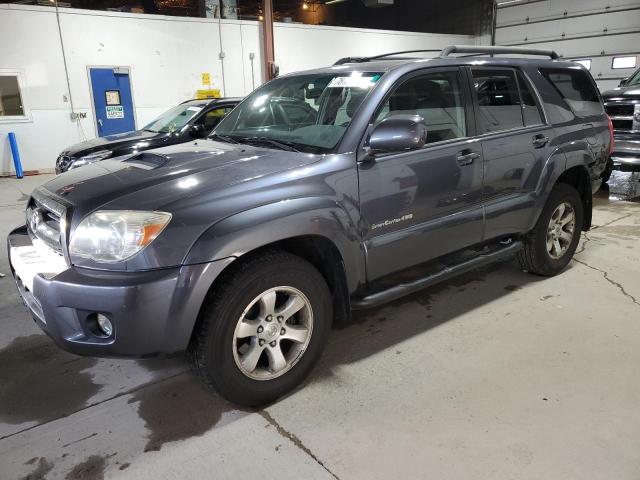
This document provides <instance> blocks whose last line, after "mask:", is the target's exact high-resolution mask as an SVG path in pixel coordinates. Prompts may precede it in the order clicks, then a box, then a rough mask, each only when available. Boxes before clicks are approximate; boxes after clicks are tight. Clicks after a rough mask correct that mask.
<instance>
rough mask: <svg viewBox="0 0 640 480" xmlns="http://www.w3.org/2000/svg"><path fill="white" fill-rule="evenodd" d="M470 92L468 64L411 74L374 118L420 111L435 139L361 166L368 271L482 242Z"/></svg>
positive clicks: (375, 274) (373, 273) (372, 274)
mask: <svg viewBox="0 0 640 480" xmlns="http://www.w3.org/2000/svg"><path fill="white" fill-rule="evenodd" d="M470 96H471V95H470V90H469V88H468V83H467V81H466V79H465V77H464V72H463V70H462V69H461V68H446V69H426V70H423V71H418V72H414V73H412V74H410V75H409V76H406V77H403V78H402V79H401V80H399V81H398V84H397V85H396V86H395V87H394V88H392V89H391V92H390V94H389V95H388V96H387V98H386V99H385V100H384V101H383V102H382V104H381V105H380V106H379V108H378V111H377V113H376V114H375V116H374V118H373V119H372V123H373V124H374V125H376V124H378V123H379V122H381V121H382V120H383V119H384V118H386V117H387V116H389V115H394V114H419V115H421V116H422V117H423V118H424V119H425V123H426V124H427V129H428V134H427V144H426V145H425V147H424V148H422V149H420V150H414V151H409V152H406V151H403V152H397V153H390V154H386V155H380V156H376V158H375V159H374V160H371V159H368V160H364V161H362V162H360V163H359V164H358V175H359V183H360V210H361V215H362V218H363V220H364V228H365V234H364V235H365V245H366V249H367V260H368V262H367V275H368V278H369V280H374V279H376V278H379V277H381V276H383V275H386V274H389V273H392V272H394V271H399V270H402V269H405V268H407V267H410V266H413V265H416V264H419V263H422V262H426V261H428V260H431V259H433V258H436V257H439V256H441V255H443V254H446V253H451V252H453V251H456V250H460V249H462V248H465V247H467V246H469V245H472V244H475V243H477V242H479V241H480V239H481V237H482V228H483V214H482V155H481V146H480V144H479V142H477V141H474V140H473V139H472V138H471V137H472V135H473V125H472V122H473V117H472V115H471V103H470V100H471V98H470Z"/></svg>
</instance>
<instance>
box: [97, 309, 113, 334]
mask: <svg viewBox="0 0 640 480" xmlns="http://www.w3.org/2000/svg"><path fill="white" fill-rule="evenodd" d="M97 320H98V327H100V331H101V332H102V333H104V335H105V337H110V336H111V334H112V333H113V325H111V320H109V319H108V318H107V317H106V316H104V315H102V314H101V313H99V314H98V315H97Z"/></svg>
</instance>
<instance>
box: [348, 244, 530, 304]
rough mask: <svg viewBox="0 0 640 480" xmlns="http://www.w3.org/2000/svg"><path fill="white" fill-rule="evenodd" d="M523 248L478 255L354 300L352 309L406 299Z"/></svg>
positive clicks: (502, 249)
mask: <svg viewBox="0 0 640 480" xmlns="http://www.w3.org/2000/svg"><path fill="white" fill-rule="evenodd" d="M521 248H522V242H521V241H519V240H516V241H514V242H511V243H510V244H509V245H507V246H506V247H503V248H500V249H499V250H494V251H492V252H489V253H484V254H481V255H478V256H477V257H474V258H471V259H469V260H466V261H464V262H462V263H458V264H457V265H452V266H450V267H446V268H444V269H443V270H440V271H438V272H436V273H433V274H431V275H428V276H426V277H423V278H420V279H418V280H415V281H413V282H410V283H401V284H399V285H395V286H393V287H391V288H388V289H386V290H382V291H380V292H376V293H372V294H371V295H367V296H366V297H362V298H352V299H351V308H352V309H353V310H362V309H365V308H372V307H377V306H379V305H382V304H384V303H388V302H391V301H393V300H396V299H398V298H401V297H404V296H405V295H409V294H411V293H415V292H417V291H419V290H422V289H423V288H426V287H430V286H431V285H434V284H436V283H440V282H442V281H443V280H447V279H449V278H452V277H455V276H457V275H460V274H463V273H466V272H468V271H470V270H474V269H476V268H478V267H482V266H484V265H487V264H489V263H493V262H495V261H497V260H501V259H504V258H506V257H510V256H512V255H514V254H516V253H518V251H519V250H520V249H521Z"/></svg>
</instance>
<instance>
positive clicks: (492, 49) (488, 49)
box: [440, 45, 560, 60]
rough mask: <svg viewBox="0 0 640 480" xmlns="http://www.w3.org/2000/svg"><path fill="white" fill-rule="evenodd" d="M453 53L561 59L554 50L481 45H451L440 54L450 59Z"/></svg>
mask: <svg viewBox="0 0 640 480" xmlns="http://www.w3.org/2000/svg"><path fill="white" fill-rule="evenodd" d="M452 53H473V54H480V55H498V54H502V53H512V54H513V53H515V54H520V55H539V56H542V57H550V58H552V59H554V60H556V59H558V58H560V55H558V54H557V53H556V52H555V51H554V50H544V49H541V48H522V47H500V46H481V45H449V46H448V47H444V48H443V49H442V51H441V52H440V56H441V57H448V56H449V55H451V54H452Z"/></svg>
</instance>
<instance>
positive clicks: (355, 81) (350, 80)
mask: <svg viewBox="0 0 640 480" xmlns="http://www.w3.org/2000/svg"><path fill="white" fill-rule="evenodd" d="M379 79H380V75H376V76H373V77H363V76H362V75H350V76H348V77H335V78H334V79H332V80H331V82H330V83H329V85H327V88H371V87H373V86H374V85H375V84H376V82H377V81H378V80H379Z"/></svg>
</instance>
